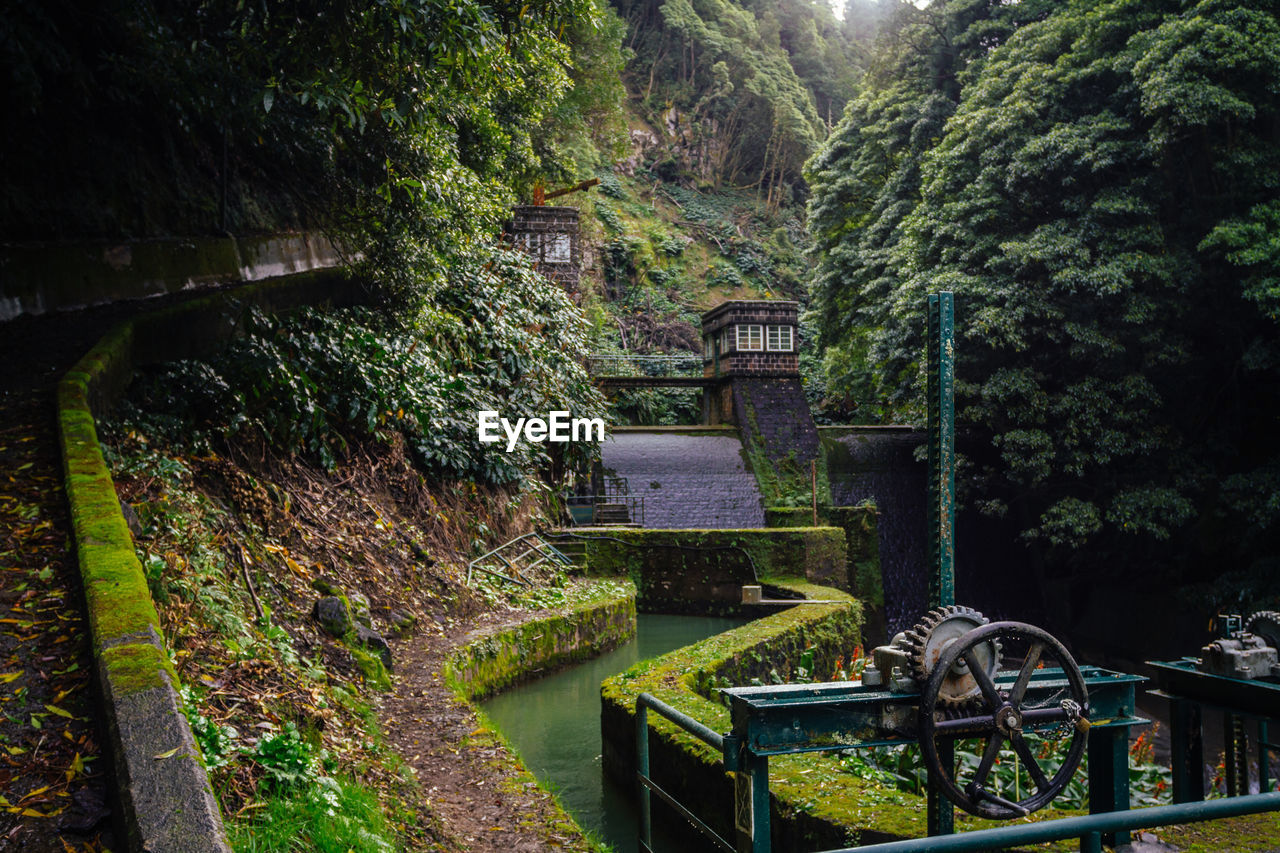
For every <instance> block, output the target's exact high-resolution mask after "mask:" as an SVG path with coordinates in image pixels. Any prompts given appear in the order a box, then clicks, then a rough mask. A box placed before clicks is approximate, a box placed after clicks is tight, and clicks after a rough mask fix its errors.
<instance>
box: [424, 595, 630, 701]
mask: <svg viewBox="0 0 1280 853" xmlns="http://www.w3.org/2000/svg"><path fill="white" fill-rule="evenodd" d="M602 587H603V588H604V589H605V591H606V597H604V598H602V599H597V600H591V599H589V600H587V601H585V602H583V603H579V604H575V605H574V606H572V607H570V608H567V609H566V610H564V611H562V612H560V613H556V614H554V615H552V616H547V617H544V618H541V619H534V620H532V621H529V622H525V623H523V624H521V625H516V626H514V627H511V628H507V629H505V630H502V631H499V632H496V633H494V634H489V635H487V636H484V637H480V638H478V639H476V640H473V641H472V642H470V643H467V644H466V645H465V646H462V647H461V648H459V649H457V650H456V651H455V652H454V653H453V654H452V655H450V657H449V660H448V661H447V662H446V663H445V669H444V674H445V680H446V682H447V683H448V684H449V685H450V687H452V688H453V689H454V691H456V692H457V693H458V694H459V695H460V696H462V697H463V698H465V699H469V700H472V701H475V700H478V699H482V698H484V697H485V696H489V695H492V694H493V693H496V692H497V691H499V690H501V689H502V688H504V687H507V686H509V685H511V684H514V683H516V682H517V681H519V680H521V679H522V678H525V677H528V675H529V674H530V673H532V672H533V671H535V670H537V671H544V670H546V669H550V668H554V667H558V666H564V665H565V664H568V663H571V662H573V661H578V660H584V659H586V658H589V657H593V656H595V655H598V654H600V653H601V652H604V651H607V650H608V649H611V648H614V647H616V646H618V645H621V644H622V643H623V642H625V641H626V640H628V639H630V638H631V637H632V636H634V635H635V630H636V592H635V589H634V587H632V586H631V585H630V584H627V585H626V586H625V588H624V589H623V590H622V591H621V592H619V591H618V587H617V585H616V583H613V582H610V583H608V584H604V585H602Z"/></svg>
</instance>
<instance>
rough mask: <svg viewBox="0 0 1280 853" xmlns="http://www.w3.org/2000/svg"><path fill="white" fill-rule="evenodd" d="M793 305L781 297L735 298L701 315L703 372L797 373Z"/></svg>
mask: <svg viewBox="0 0 1280 853" xmlns="http://www.w3.org/2000/svg"><path fill="white" fill-rule="evenodd" d="M798 308H799V305H798V303H795V302H786V301H783V300H775V299H768V300H765V299H759V300H750V301H748V300H735V301H731V302H724V303H722V304H720V305H717V306H716V307H715V308H712V309H711V310H710V311H708V312H707V313H705V314H703V315H702V345H703V359H702V372H703V375H705V376H707V377H708V378H719V377H721V376H725V377H728V376H799V375H800V362H799V359H798V356H797V350H798V349H799V344H800V336H799V329H798V326H799V318H798V313H797V311H798Z"/></svg>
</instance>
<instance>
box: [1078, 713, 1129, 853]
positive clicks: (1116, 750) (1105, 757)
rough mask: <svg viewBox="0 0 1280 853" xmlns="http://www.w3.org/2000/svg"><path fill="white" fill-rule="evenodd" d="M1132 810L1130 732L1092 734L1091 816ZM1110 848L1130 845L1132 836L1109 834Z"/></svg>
mask: <svg viewBox="0 0 1280 853" xmlns="http://www.w3.org/2000/svg"><path fill="white" fill-rule="evenodd" d="M1127 808H1129V730H1128V729H1127V728H1126V727H1124V726H1116V727H1110V726H1106V727H1098V728H1095V729H1093V730H1092V731H1090V732H1089V814H1100V813H1102V812H1118V811H1124V810H1125V809H1127ZM1102 840H1103V841H1104V842H1105V843H1106V844H1107V845H1108V846H1110V847H1118V846H1119V845H1121V844H1128V843H1129V833H1128V832H1117V833H1115V834H1114V835H1111V834H1107V835H1105V836H1104V837H1103V839H1102ZM1080 844H1081V847H1080V849H1081V850H1083V849H1084V844H1085V840H1084V839H1081V841H1080Z"/></svg>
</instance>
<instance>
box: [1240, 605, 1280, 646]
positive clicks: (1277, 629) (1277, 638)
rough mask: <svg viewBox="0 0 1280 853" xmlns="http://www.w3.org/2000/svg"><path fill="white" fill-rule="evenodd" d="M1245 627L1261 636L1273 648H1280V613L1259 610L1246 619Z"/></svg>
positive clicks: (1251, 632)
mask: <svg viewBox="0 0 1280 853" xmlns="http://www.w3.org/2000/svg"><path fill="white" fill-rule="evenodd" d="M1244 629H1245V630H1246V631H1248V632H1249V633H1250V634H1256V635H1258V636H1259V637H1261V638H1262V639H1263V640H1265V641H1266V643H1267V645H1268V646H1270V647H1271V648H1273V649H1277V650H1280V613H1277V612H1276V611H1274V610H1259V611H1258V612H1257V613H1255V614H1253V615H1252V616H1250V617H1249V618H1248V619H1247V620H1245V623H1244Z"/></svg>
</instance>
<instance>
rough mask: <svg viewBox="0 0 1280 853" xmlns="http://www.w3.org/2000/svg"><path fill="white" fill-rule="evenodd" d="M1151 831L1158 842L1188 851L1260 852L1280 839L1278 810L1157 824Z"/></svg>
mask: <svg viewBox="0 0 1280 853" xmlns="http://www.w3.org/2000/svg"><path fill="white" fill-rule="evenodd" d="M1151 831H1152V832H1154V833H1155V834H1156V835H1157V836H1158V837H1159V838H1160V840H1161V841H1163V842H1166V843H1168V844H1172V845H1174V846H1175V847H1176V848H1178V849H1180V850H1185V851H1187V853H1192V851H1199V853H1219V851H1223V850H1229V851H1231V853H1254V851H1257V852H1258V853H1261V851H1264V850H1275V849H1276V839H1277V838H1280V813H1277V812H1266V813H1264V814H1256V815H1245V816H1243V817H1234V818H1230V819H1228V820H1214V821H1205V822H1203V823H1190V824H1185V825H1181V826H1165V827H1160V828H1158V829H1155V830H1151Z"/></svg>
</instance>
